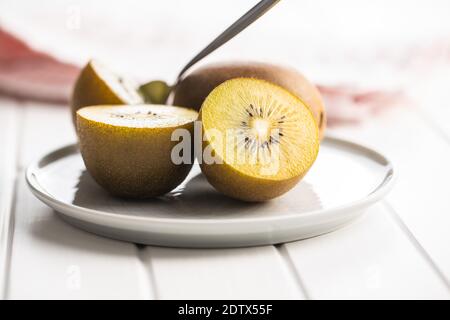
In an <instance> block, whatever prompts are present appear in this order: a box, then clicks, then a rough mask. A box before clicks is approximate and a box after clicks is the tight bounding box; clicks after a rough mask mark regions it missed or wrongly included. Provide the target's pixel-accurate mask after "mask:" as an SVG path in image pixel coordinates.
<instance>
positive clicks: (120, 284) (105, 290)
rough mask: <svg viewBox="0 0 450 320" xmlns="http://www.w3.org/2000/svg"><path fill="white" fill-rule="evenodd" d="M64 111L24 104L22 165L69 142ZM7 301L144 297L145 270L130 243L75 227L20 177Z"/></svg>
mask: <svg viewBox="0 0 450 320" xmlns="http://www.w3.org/2000/svg"><path fill="white" fill-rule="evenodd" d="M68 114H69V112H68V110H67V109H66V108H63V107H58V106H45V105H38V104H33V105H27V106H26V108H25V114H24V128H25V132H24V134H23V144H22V154H23V159H22V161H21V163H27V162H29V161H30V160H31V159H35V158H36V157H38V156H40V155H41V153H43V152H47V151H50V150H51V149H52V148H54V147H57V146H60V145H61V144H66V143H70V142H73V141H74V136H73V133H72V127H71V123H70V117H69V116H68ZM15 209H16V210H15V229H14V239H13V252H12V260H11V272H10V279H9V288H8V289H9V290H8V295H7V297H8V298H11V299H16V298H20V299H23V298H27V299H28V298H31V299H35V298H38V299H55V298H56V299H78V298H83V299H93V298H98V299H115V298H124V299H130V298H132V299H133V298H135V299H148V298H152V297H153V293H152V290H151V283H150V282H149V277H148V275H147V272H146V270H145V268H144V266H143V265H142V262H141V260H140V259H139V257H138V255H137V248H136V246H134V245H133V244H128V243H124V242H118V241H114V240H109V239H106V238H101V237H98V236H95V235H92V234H89V233H86V232H84V231H81V230H78V229H75V228H73V227H71V226H70V225H68V224H66V223H64V222H63V221H62V220H60V219H59V218H58V217H57V216H56V215H55V214H54V213H53V211H52V210H51V209H50V208H48V207H46V206H45V205H44V204H42V203H41V202H39V201H38V200H37V199H35V198H34V197H33V195H32V194H31V192H30V191H29V190H28V188H27V186H26V185H25V181H24V179H23V172H21V173H20V175H19V188H18V194H17V201H16V208H15Z"/></svg>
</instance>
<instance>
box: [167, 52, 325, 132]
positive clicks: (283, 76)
mask: <svg viewBox="0 0 450 320" xmlns="http://www.w3.org/2000/svg"><path fill="white" fill-rule="evenodd" d="M242 77H244V78H255V79H260V80H266V81H269V82H272V83H274V84H276V85H278V86H280V87H283V88H284V89H286V90H288V91H289V92H291V93H292V94H294V95H296V96H297V97H299V98H300V99H301V100H303V102H304V103H305V104H306V105H307V106H308V107H309V108H310V109H311V111H312V113H313V116H314V119H315V120H316V122H317V125H318V126H319V129H320V137H321V138H322V137H323V135H324V133H325V129H326V125H327V116H326V110H325V106H324V103H323V100H322V97H321V94H320V92H319V90H318V89H317V87H316V86H315V85H314V84H312V83H311V82H310V81H309V80H308V79H307V78H306V77H304V76H303V75H302V74H301V73H300V72H298V71H297V70H295V69H294V68H289V67H284V66H280V65H275V64H270V63H263V62H251V61H250V62H224V63H213V64H208V65H205V66H203V67H201V68H197V69H194V71H192V72H191V73H189V74H188V75H187V76H186V77H185V78H184V79H183V80H182V81H181V82H180V83H179V84H178V85H177V86H176V88H175V89H174V90H175V91H174V97H173V104H174V105H177V106H187V107H189V108H193V109H196V110H199V109H200V107H201V105H202V103H203V101H204V100H205V99H206V97H207V96H208V95H209V93H210V92H211V91H212V90H213V89H214V88H216V87H217V86H218V85H220V84H221V83H223V82H225V81H227V80H231V79H234V78H242Z"/></svg>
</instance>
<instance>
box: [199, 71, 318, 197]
mask: <svg viewBox="0 0 450 320" xmlns="http://www.w3.org/2000/svg"><path fill="white" fill-rule="evenodd" d="M200 119H201V121H202V128H203V134H204V142H203V159H202V161H201V168H202V171H203V173H204V174H205V176H206V177H207V179H208V181H209V182H210V183H211V184H212V185H213V186H214V187H215V188H216V189H217V190H219V191H220V192H222V193H224V194H226V195H228V196H230V197H232V198H236V199H239V200H244V201H249V202H255V201H266V200H270V199H273V198H276V197H278V196H281V195H282V194H284V193H286V192H287V191H289V190H290V189H291V188H293V187H294V186H295V185H296V184H297V183H298V182H299V181H300V180H301V179H302V177H303V176H304V175H305V174H306V173H307V172H308V170H309V168H310V167H311V166H312V164H313V163H314V161H315V159H316V157H317V154H318V150H319V129H318V126H317V124H316V122H315V119H314V117H313V115H312V113H311V111H310V109H309V108H308V106H307V105H306V104H305V103H303V101H302V100H300V99H299V98H298V97H297V96H295V95H293V94H291V93H290V92H288V91H287V90H285V89H283V88H281V87H280V86H277V85H274V84H272V83H269V82H266V81H263V80H257V79H250V78H238V79H233V80H229V81H226V82H224V83H223V84H221V85H219V86H218V87H217V88H215V89H214V90H213V91H212V92H211V93H210V94H209V95H208V97H207V98H206V99H205V101H204V103H203V105H202V108H201V112H200ZM205 156H210V158H211V159H212V160H213V161H211V159H210V160H209V163H208V159H205Z"/></svg>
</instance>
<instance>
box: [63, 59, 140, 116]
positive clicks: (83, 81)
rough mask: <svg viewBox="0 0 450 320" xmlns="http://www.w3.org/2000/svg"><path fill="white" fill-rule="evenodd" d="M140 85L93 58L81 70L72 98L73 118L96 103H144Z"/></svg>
mask: <svg viewBox="0 0 450 320" xmlns="http://www.w3.org/2000/svg"><path fill="white" fill-rule="evenodd" d="M142 103H144V100H143V98H142V97H141V95H140V94H139V92H138V85H137V84H136V83H134V82H133V81H132V80H130V79H128V78H125V77H123V76H120V75H117V74H115V73H114V72H113V71H111V70H110V69H109V68H108V67H106V66H105V65H103V64H102V63H100V62H99V61H96V60H91V61H89V62H88V64H87V65H86V66H85V67H84V68H83V69H82V70H81V72H80V75H79V76H78V79H77V81H76V82H75V87H74V90H73V93H72V98H71V102H70V105H71V110H72V119H73V121H74V123H75V121H76V112H77V110H78V109H80V108H83V107H88V106H96V105H125V104H127V105H128V104H130V105H131V104H142Z"/></svg>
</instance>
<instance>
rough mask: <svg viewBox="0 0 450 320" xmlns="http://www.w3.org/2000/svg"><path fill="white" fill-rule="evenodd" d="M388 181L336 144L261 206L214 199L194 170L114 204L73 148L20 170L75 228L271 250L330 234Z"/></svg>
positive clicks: (152, 241) (142, 239)
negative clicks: (150, 196)
mask: <svg viewBox="0 0 450 320" xmlns="http://www.w3.org/2000/svg"><path fill="white" fill-rule="evenodd" d="M393 177H394V170H393V167H392V165H391V163H390V162H389V161H388V160H387V159H386V158H385V157H384V156H383V155H381V154H380V153H378V152H375V151H373V150H371V149H369V148H366V147H363V146H361V145H358V144H355V143H352V142H348V141H344V140H340V139H337V138H326V139H325V140H324V141H323V142H322V146H321V150H320V153H319V157H318V159H317V161H316V163H315V164H314V166H313V168H312V169H311V170H310V172H309V173H308V174H307V176H306V177H305V178H304V179H303V180H302V182H301V183H300V184H299V185H297V187H295V188H294V189H293V190H291V191H290V192H289V193H287V194H286V195H284V196H282V197H281V198H278V199H275V200H272V201H270V202H267V203H257V204H249V203H243V202H239V201H235V200H232V199H229V198H227V197H225V196H222V195H221V194H219V193H218V192H216V191H215V190H214V189H213V188H212V187H211V186H210V185H209V184H208V183H207V181H206V180H205V179H204V177H203V176H202V175H201V173H200V170H199V168H198V167H197V166H194V168H193V170H192V172H191V173H190V175H189V176H188V178H187V179H186V181H185V182H184V183H183V184H182V185H181V186H180V187H179V188H177V189H176V190H174V191H173V192H171V193H170V194H167V195H166V196H164V197H161V198H158V199H154V200H148V201H130V200H123V199H118V198H114V197H112V196H110V195H108V194H107V193H106V192H105V191H103V189H101V188H100V187H99V186H97V184H96V183H95V182H94V181H93V179H92V178H91V177H90V176H89V174H88V173H87V172H86V171H85V166H84V164H83V161H82V158H81V156H80V154H79V152H78V149H77V147H76V145H70V146H67V147H64V148H61V149H58V150H56V151H54V152H52V153H50V154H48V155H46V156H45V157H43V158H42V159H41V160H39V161H38V162H36V163H34V164H32V165H31V166H30V167H29V168H28V169H27V172H26V179H27V182H28V184H29V186H30V188H31V191H32V192H33V193H34V195H35V196H36V197H38V198H39V199H40V200H42V201H43V202H44V203H46V204H47V205H49V206H50V207H52V208H53V209H55V210H56V211H57V212H58V213H59V214H60V215H61V217H62V218H63V219H64V220H66V221H67V222H69V223H71V224H73V225H75V226H77V227H79V228H82V229H84V230H87V231H90V232H93V233H96V234H99V235H103V236H106V237H110V238H114V239H119V240H124V241H130V242H135V243H141V244H149V245H160V246H174V247H204V248H214V247H242V246H255V245H268V244H276V243H283V242H289V241H294V240H299V239H304V238H309V237H312V236H317V235H320V234H323V233H327V232H330V231H333V230H335V229H337V228H339V227H341V226H343V225H345V224H346V223H348V222H349V221H351V220H352V219H354V218H356V217H357V216H359V215H360V214H361V213H362V212H363V211H364V209H366V208H367V207H368V206H370V205H371V204H373V203H374V202H376V201H378V200H379V199H381V198H382V197H383V196H384V195H385V194H386V193H387V192H388V191H389V189H390V187H391V185H392V182H393Z"/></svg>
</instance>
